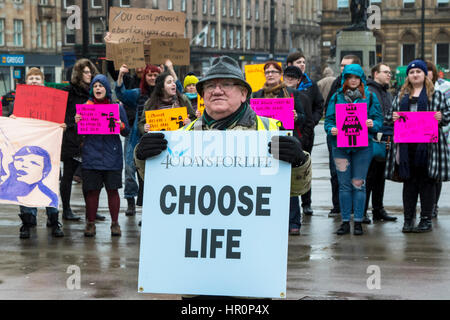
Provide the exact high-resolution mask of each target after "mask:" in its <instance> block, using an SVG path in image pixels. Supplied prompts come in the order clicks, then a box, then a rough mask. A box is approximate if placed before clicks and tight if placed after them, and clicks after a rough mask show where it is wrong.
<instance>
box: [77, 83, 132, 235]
mask: <svg viewBox="0 0 450 320" xmlns="http://www.w3.org/2000/svg"><path fill="white" fill-rule="evenodd" d="M90 92H91V98H90V99H89V100H88V101H87V103H86V104H93V105H96V104H101V105H104V104H109V103H111V87H110V85H109V82H108V79H107V78H106V76H104V75H102V74H100V75H97V76H95V77H94V79H93V80H92V83H91V91H90ZM119 111H120V120H119V121H117V124H118V125H119V126H120V134H121V135H122V136H126V135H128V133H129V126H128V118H127V114H126V112H125V109H124V108H123V107H122V106H119ZM80 120H81V115H79V114H76V115H75V122H76V123H78V122H79V121H80ZM81 155H82V158H83V162H82V164H81V167H82V176H83V191H84V192H85V193H86V194H85V201H86V217H87V222H86V228H85V231H84V235H85V236H86V237H93V236H95V234H96V230H95V229H96V228H95V217H96V215H97V209H98V203H99V197H100V191H101V189H102V188H103V186H105V189H106V193H107V195H108V206H109V212H110V214H111V235H112V236H120V235H121V234H122V233H121V230H120V226H119V223H118V218H119V209H120V197H119V192H118V189H120V188H122V169H123V150H122V143H121V141H120V137H119V135H117V134H92V135H85V136H84V139H83V145H82V148H81Z"/></svg>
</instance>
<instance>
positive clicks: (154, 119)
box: [145, 107, 188, 131]
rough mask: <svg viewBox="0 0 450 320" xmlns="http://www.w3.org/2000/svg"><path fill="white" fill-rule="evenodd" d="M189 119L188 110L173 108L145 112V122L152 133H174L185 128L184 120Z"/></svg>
mask: <svg viewBox="0 0 450 320" xmlns="http://www.w3.org/2000/svg"><path fill="white" fill-rule="evenodd" d="M187 117H188V115H187V108H186V107H182V108H172V109H161V110H151V111H145V122H146V123H148V124H149V125H150V131H174V130H178V129H180V128H182V127H183V126H184V124H183V120H184V119H186V118H187Z"/></svg>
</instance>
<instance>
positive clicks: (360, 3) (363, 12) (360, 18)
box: [343, 0, 370, 31]
mask: <svg viewBox="0 0 450 320" xmlns="http://www.w3.org/2000/svg"><path fill="white" fill-rule="evenodd" d="M369 4H370V3H369V0H351V1H350V12H351V17H352V24H351V26H349V27H347V28H344V29H343V30H346V31H365V30H369V29H368V28H367V8H368V7H369Z"/></svg>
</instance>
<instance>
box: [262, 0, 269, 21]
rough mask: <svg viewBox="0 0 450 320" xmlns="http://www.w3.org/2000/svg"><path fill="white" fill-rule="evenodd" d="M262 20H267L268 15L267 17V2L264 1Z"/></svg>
mask: <svg viewBox="0 0 450 320" xmlns="http://www.w3.org/2000/svg"><path fill="white" fill-rule="evenodd" d="M263 19H264V21H267V20H268V15H267V1H266V0H264V4H263Z"/></svg>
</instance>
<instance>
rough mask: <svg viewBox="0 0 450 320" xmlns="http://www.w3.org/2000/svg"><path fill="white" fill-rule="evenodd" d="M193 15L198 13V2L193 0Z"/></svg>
mask: <svg viewBox="0 0 450 320" xmlns="http://www.w3.org/2000/svg"><path fill="white" fill-rule="evenodd" d="M192 13H197V0H192Z"/></svg>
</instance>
